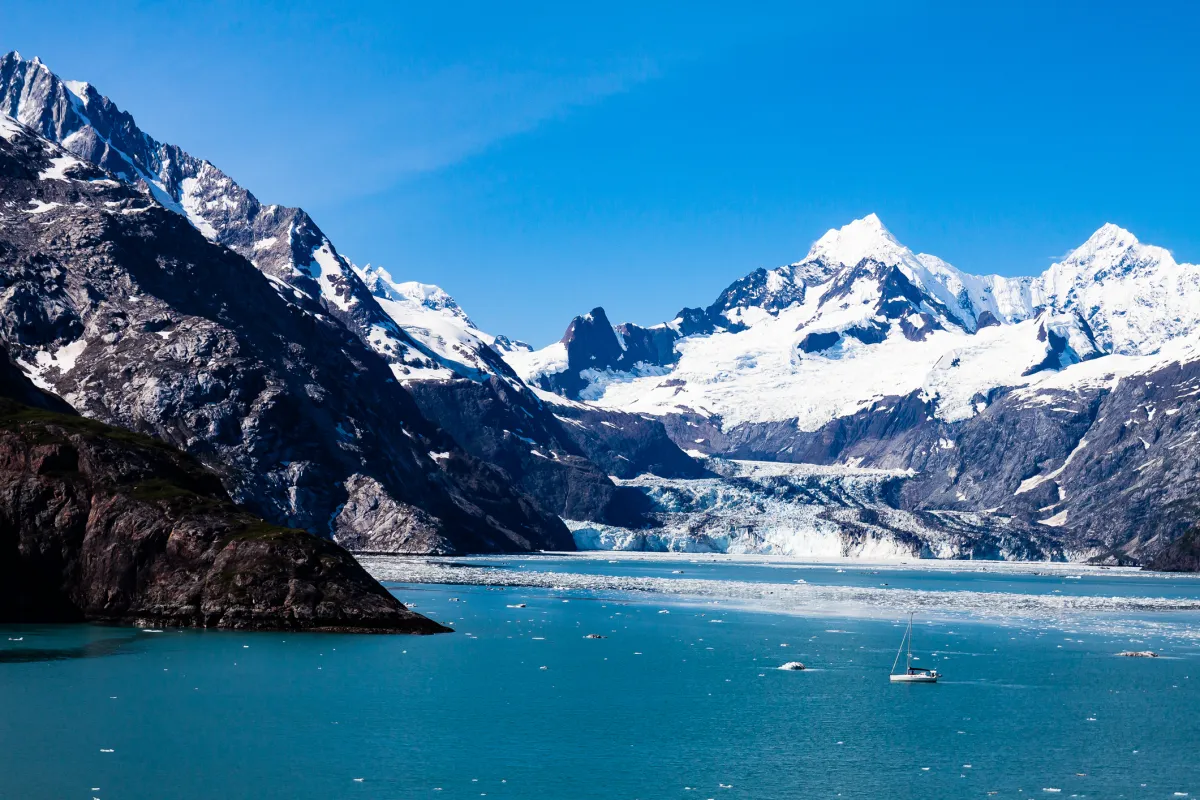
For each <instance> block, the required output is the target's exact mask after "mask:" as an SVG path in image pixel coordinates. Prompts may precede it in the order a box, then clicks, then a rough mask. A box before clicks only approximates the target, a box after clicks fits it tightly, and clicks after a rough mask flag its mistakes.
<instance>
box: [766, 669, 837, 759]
mask: <svg viewBox="0 0 1200 800" xmlns="http://www.w3.org/2000/svg"><path fill="white" fill-rule="evenodd" d="M804 668H805V667H804V665H803V664H801V663H800V662H799V661H789V662H787V663H786V664H784V665H783V666H781V667H780V669H783V670H788V671H790V672H799V671H800V670H802V669H804ZM838 744H841V742H838Z"/></svg>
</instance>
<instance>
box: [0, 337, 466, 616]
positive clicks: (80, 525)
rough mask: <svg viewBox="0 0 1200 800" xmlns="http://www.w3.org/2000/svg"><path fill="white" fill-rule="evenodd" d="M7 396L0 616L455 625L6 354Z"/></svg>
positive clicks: (1, 462) (0, 433)
mask: <svg viewBox="0 0 1200 800" xmlns="http://www.w3.org/2000/svg"><path fill="white" fill-rule="evenodd" d="M0 393H3V394H5V395H8V396H6V397H0V621H3V622H79V621H97V622H111V623H122V624H137V625H153V626H186V627H217V628H237V629H247V630H276V629H281V630H320V631H371V632H397V633H438V632H441V631H445V630H448V629H447V628H444V627H442V626H441V625H439V624H438V623H436V622H434V621H433V620H430V619H428V618H426V617H423V616H421V615H420V614H416V613H414V612H412V611H409V610H408V609H406V608H405V607H404V606H403V605H402V604H401V603H400V602H399V601H398V600H396V598H394V597H392V596H391V595H390V594H389V593H388V592H387V590H385V589H384V588H383V587H382V586H380V585H379V583H378V582H376V581H375V580H374V579H373V578H371V577H370V576H369V575H368V574H367V573H366V571H364V570H363V568H362V567H360V566H359V565H358V563H357V562H356V561H355V560H354V559H353V557H351V556H350V555H349V554H348V553H347V552H346V551H345V550H343V549H342V548H341V547H339V546H338V545H336V544H334V543H333V542H331V541H328V540H325V539H321V538H318V537H316V536H313V535H312V534H309V533H307V532H305V531H299V530H293V529H289V528H281V527H277V526H273V525H269V524H267V523H265V522H263V521H262V520H260V519H259V518H257V517H255V516H253V515H252V514H250V513H249V512H247V511H245V510H243V509H241V508H239V507H238V506H236V505H234V504H233V503H232V502H231V501H230V500H229V498H228V496H227V495H226V494H225V491H224V490H223V489H222V488H221V483H220V481H219V480H218V478H217V477H216V476H215V475H214V474H213V473H211V472H210V471H208V470H207V469H205V468H204V467H202V466H201V465H200V464H199V463H197V462H196V461H194V460H193V459H192V458H190V457H189V456H187V455H185V454H183V453H181V452H179V451H177V450H175V449H173V448H171V447H170V446H168V445H166V444H163V443H162V442H159V441H156V440H154V439H151V438H149V437H145V436H141V435H138V434H135V433H131V432H129V431H125V430H122V429H119V428H112V427H109V426H107V425H104V424H102V423H99V422H96V421H93V420H89V419H85V418H83V417H79V416H76V415H74V414H71V413H63V411H62V410H61V406H60V405H59V403H61V401H57V398H52V397H50V396H48V395H45V394H43V393H40V392H38V390H37V389H36V388H35V387H33V386H32V385H29V384H28V382H26V381H24V376H22V375H21V374H20V373H19V371H17V370H16V369H14V368H12V367H11V365H10V364H9V363H8V359H7V354H5V353H4V352H3V350H0ZM14 394H16V395H19V396H21V397H22V399H24V400H26V401H27V402H34V403H36V404H37V405H26V404H25V403H18V402H16V401H14V400H12V399H10V397H11V396H13V395H14ZM38 406H41V407H38ZM47 406H49V407H50V408H47ZM51 408H53V409H54V410H50V409H51Z"/></svg>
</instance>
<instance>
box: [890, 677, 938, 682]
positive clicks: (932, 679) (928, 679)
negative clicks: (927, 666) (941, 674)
mask: <svg viewBox="0 0 1200 800" xmlns="http://www.w3.org/2000/svg"><path fill="white" fill-rule="evenodd" d="M937 679H938V676H937V675H892V676H891V680H892V683H937Z"/></svg>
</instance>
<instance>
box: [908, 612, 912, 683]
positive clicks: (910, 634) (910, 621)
mask: <svg viewBox="0 0 1200 800" xmlns="http://www.w3.org/2000/svg"><path fill="white" fill-rule="evenodd" d="M912 621H913V612H911V611H910V612H908V668H909V669H910V670H911V669H912Z"/></svg>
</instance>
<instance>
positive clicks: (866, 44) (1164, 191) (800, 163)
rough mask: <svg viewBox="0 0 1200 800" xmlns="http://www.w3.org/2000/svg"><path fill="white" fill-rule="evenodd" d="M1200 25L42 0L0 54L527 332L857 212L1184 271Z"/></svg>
mask: <svg viewBox="0 0 1200 800" xmlns="http://www.w3.org/2000/svg"><path fill="white" fill-rule="evenodd" d="M738 5H743V4H738ZM1198 31H1200V4H1197V3H1182V2H1181V3H1174V4H1173V3H1157V2H1140V3H1137V4H1128V3H1122V4H1117V3H1106V2H1087V3H1083V2H1080V3H1072V2H1067V1H1066V0H1064V1H1063V2H1054V3H1044V2H1028V3H1026V2H1020V0H1014V2H997V3H985V2H979V3H961V2H910V3H899V2H896V3H875V2H869V0H863V1H862V2H855V3H828V2H823V3H812V4H805V3H797V2H790V3H779V4H772V3H769V2H767V3H757V4H754V9H752V10H747V9H742V8H735V4H729V3H724V4H705V3H702V2H690V3H680V4H657V3H652V2H648V0H642V1H641V2H631V3H625V2H622V0H611V1H610V2H606V3H604V4H595V5H593V6H592V7H591V8H590V9H586V8H584V7H583V4H576V3H561V2H554V3H545V4H531V3H521V2H513V3H494V2H490V3H478V4H471V3H452V2H444V3H399V2H371V0H358V2H355V3H328V4H303V3H271V2H262V3H240V2H209V3H189V2H113V3H106V2H88V3H83V2H77V3H59V2H55V1H54V0H43V2H39V3H5V5H4V9H3V25H2V26H0V48H2V49H3V50H5V51H7V50H14V49H15V50H19V51H20V52H21V53H22V55H24V56H26V57H27V58H28V57H33V56H35V55H37V56H40V57H41V58H42V60H43V61H44V62H46V64H47V65H48V66H49V67H50V68H51V69H52V70H54V71H55V72H56V73H58V74H59V75H60V76H61V77H63V78H66V79H75V80H86V81H89V82H90V83H92V84H93V85H94V86H96V87H97V89H98V90H99V91H100V92H101V93H103V94H106V95H108V96H109V97H110V98H112V99H113V100H114V102H116V103H117V104H118V105H119V106H120V107H121V108H123V109H125V110H127V111H129V112H130V113H132V114H133V115H134V117H135V118H136V119H137V122H138V124H139V126H140V127H141V128H142V129H143V130H145V131H147V132H148V133H150V134H151V135H153V136H154V137H156V138H158V139H160V140H162V141H167V142H171V143H174V144H178V145H180V146H182V147H183V148H184V149H185V150H187V151H189V152H190V153H192V154H193V155H196V156H199V157H202V158H206V159H208V160H210V161H212V162H213V163H215V164H216V165H217V166H219V167H220V168H221V169H223V170H224V171H225V172H226V173H227V174H229V175H230V176H232V177H233V178H234V179H235V180H237V181H238V182H239V183H240V184H242V185H243V186H245V187H246V188H248V189H249V190H250V191H252V192H253V193H254V194H255V195H257V196H258V197H259V198H260V199H261V200H263V201H264V202H267V203H280V204H284V205H293V206H301V207H303V208H304V209H305V210H307V211H308V212H309V213H310V214H311V215H312V217H313V218H314V219H315V220H316V222H317V224H318V225H319V226H320V227H321V228H322V229H323V230H324V231H325V233H326V234H327V235H328V236H329V237H330V238H331V239H332V240H333V242H334V244H335V246H336V247H337V248H338V249H339V251H341V252H342V253H343V254H344V255H346V256H347V257H349V258H351V259H352V260H354V261H355V262H356V263H359V264H365V263H372V264H379V265H382V266H384V267H386V268H387V269H388V270H389V271H390V272H391V273H392V274H393V276H395V277H396V278H397V279H398V280H419V281H423V282H426V283H436V284H438V285H440V286H441V287H443V288H444V289H445V290H447V291H448V292H450V293H451V294H452V295H454V296H455V297H456V299H457V300H458V301H459V303H460V305H462V306H463V307H464V308H465V309H466V310H467V312H468V313H469V314H470V315H471V316H472V318H473V319H474V320H475V322H476V323H477V324H478V325H479V326H480V327H481V328H483V329H484V330H488V331H491V332H493V333H504V334H506V335H509V336H512V337H515V338H519V339H523V340H525V341H528V342H530V343H531V344H534V345H535V346H542V345H545V344H548V343H549V342H551V341H553V340H555V339H557V338H559V337H560V336H561V335H562V332H563V330H564V329H565V328H566V326H567V324H568V323H569V322H570V319H571V317H572V316H574V315H575V314H579V313H583V312H586V311H588V310H590V309H592V308H593V307H595V306H603V307H604V308H605V309H606V311H607V312H608V315H609V317H610V318H611V319H613V320H614V321H626V320H627V321H632V322H638V323H641V324H653V323H656V322H660V321H663V320H667V319H670V318H672V317H673V316H674V315H675V313H676V312H677V311H678V310H679V309H680V308H682V307H684V306H704V305H708V304H709V303H711V302H712V301H713V300H714V299H715V298H716V296H717V294H718V293H719V292H720V291H721V290H722V289H723V288H724V287H725V286H727V285H728V284H729V283H731V282H732V281H734V280H736V279H737V278H739V277H741V276H742V275H745V274H746V273H748V272H750V271H752V270H754V269H756V268H758V267H768V268H769V267H773V266H778V265H780V264H785V263H790V262H793V261H796V260H799V259H801V258H803V256H804V255H805V253H806V252H807V250H808V248H809V246H810V245H811V243H812V242H813V241H814V240H815V239H817V238H818V237H819V236H820V235H821V234H822V233H824V232H825V231H826V230H827V229H829V228H831V227H838V226H840V225H843V224H845V223H846V222H849V221H850V220H852V219H855V218H857V217H861V216H864V215H866V214H868V213H871V212H875V213H877V214H879V216H880V217H881V219H882V220H883V222H884V224H885V225H886V226H887V227H888V228H889V229H890V230H891V231H892V233H893V234H895V236H896V237H897V238H898V239H899V240H900V241H901V242H903V243H905V244H907V245H908V246H909V247H911V248H912V249H913V250H915V251H917V252H927V253H933V254H936V255H938V256H941V257H942V258H944V259H946V260H947V261H949V262H951V263H952V264H954V265H956V266H958V267H959V268H960V269H964V270H966V271H969V272H974V273H986V272H997V273H1001V274H1006V275H1016V274H1033V273H1037V272H1040V271H1041V270H1042V269H1044V268H1045V267H1046V266H1048V265H1049V264H1050V263H1052V262H1053V261H1054V260H1055V259H1056V258H1058V257H1060V256H1062V255H1063V254H1065V253H1066V252H1068V251H1069V250H1071V249H1072V248H1073V247H1075V246H1077V245H1078V244H1080V243H1081V242H1083V241H1084V240H1085V239H1086V238H1087V237H1088V236H1089V235H1090V234H1091V233H1092V232H1093V231H1094V230H1095V229H1096V228H1098V227H1099V226H1100V225H1101V224H1103V223H1105V222H1114V223H1116V224H1119V225H1121V226H1123V227H1125V228H1128V229H1130V230H1131V231H1133V232H1134V233H1135V234H1136V235H1137V236H1138V238H1139V239H1141V240H1142V241H1144V242H1151V243H1153V244H1158V245H1161V246H1163V247H1166V248H1167V249H1169V250H1171V251H1172V253H1174V255H1175V257H1176V259H1177V260H1179V261H1187V262H1193V263H1194V262H1197V261H1200V224H1198V220H1200V191H1198V190H1197V187H1198V186H1200V102H1198V100H1200V48H1197V47H1195V38H1196V35H1197V32H1198Z"/></svg>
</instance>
